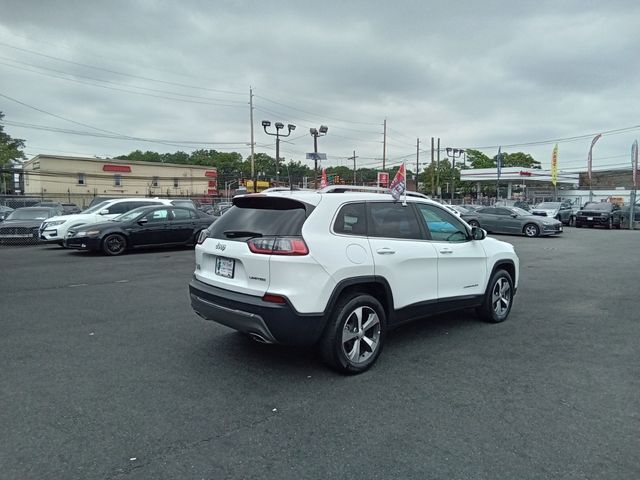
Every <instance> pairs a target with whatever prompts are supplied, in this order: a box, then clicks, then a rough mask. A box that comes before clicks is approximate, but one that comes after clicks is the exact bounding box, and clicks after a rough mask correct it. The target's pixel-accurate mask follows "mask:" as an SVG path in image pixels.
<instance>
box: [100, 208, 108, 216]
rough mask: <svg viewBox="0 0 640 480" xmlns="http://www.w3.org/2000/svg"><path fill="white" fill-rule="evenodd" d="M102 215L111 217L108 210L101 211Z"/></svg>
mask: <svg viewBox="0 0 640 480" xmlns="http://www.w3.org/2000/svg"><path fill="white" fill-rule="evenodd" d="M100 215H109V210H108V209H106V208H105V209H104V210H100Z"/></svg>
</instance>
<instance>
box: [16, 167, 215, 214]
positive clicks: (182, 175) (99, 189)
mask: <svg viewBox="0 0 640 480" xmlns="http://www.w3.org/2000/svg"><path fill="white" fill-rule="evenodd" d="M22 175H23V178H22V182H21V183H22V185H23V193H24V195H25V196H35V197H40V198H43V199H44V198H46V199H51V200H58V201H61V202H62V201H69V202H73V203H77V204H78V205H80V206H85V205H87V204H88V203H89V202H90V201H91V199H92V198H93V197H96V196H108V197H196V198H201V197H211V196H215V195H217V194H218V185H217V176H218V174H217V171H216V169H215V168H214V167H208V166H199V165H181V164H170V163H156V162H140V161H135V162H134V161H129V160H118V159H112V158H97V157H68V156H58V155H37V156H35V157H33V158H32V159H30V160H28V161H26V162H25V163H24V165H23V172H22Z"/></svg>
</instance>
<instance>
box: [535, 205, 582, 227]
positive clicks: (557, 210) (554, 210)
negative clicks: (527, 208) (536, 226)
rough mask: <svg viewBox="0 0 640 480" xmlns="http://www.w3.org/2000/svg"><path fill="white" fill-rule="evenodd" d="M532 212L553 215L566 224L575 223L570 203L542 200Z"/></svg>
mask: <svg viewBox="0 0 640 480" xmlns="http://www.w3.org/2000/svg"><path fill="white" fill-rule="evenodd" d="M531 213H533V214H534V215H540V216H543V217H551V218H555V219H556V220H560V221H561V222H562V223H564V224H565V225H571V224H573V209H572V208H571V204H570V203H565V202H542V203H539V204H538V205H536V206H535V207H533V209H532V210H531Z"/></svg>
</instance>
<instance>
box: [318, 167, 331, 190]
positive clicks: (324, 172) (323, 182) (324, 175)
mask: <svg viewBox="0 0 640 480" xmlns="http://www.w3.org/2000/svg"><path fill="white" fill-rule="evenodd" d="M328 185H329V182H328V181H327V170H326V169H325V168H323V169H322V176H321V177H320V188H325V187H326V186H328Z"/></svg>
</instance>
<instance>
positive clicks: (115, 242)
mask: <svg viewBox="0 0 640 480" xmlns="http://www.w3.org/2000/svg"><path fill="white" fill-rule="evenodd" d="M126 249H127V239H126V238H124V236H122V235H120V234H119V233H112V234H110V235H107V236H106V237H105V238H104V240H102V251H103V252H104V253H105V254H106V255H111V256H115V255H121V254H122V253H124V251H125V250H126Z"/></svg>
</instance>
